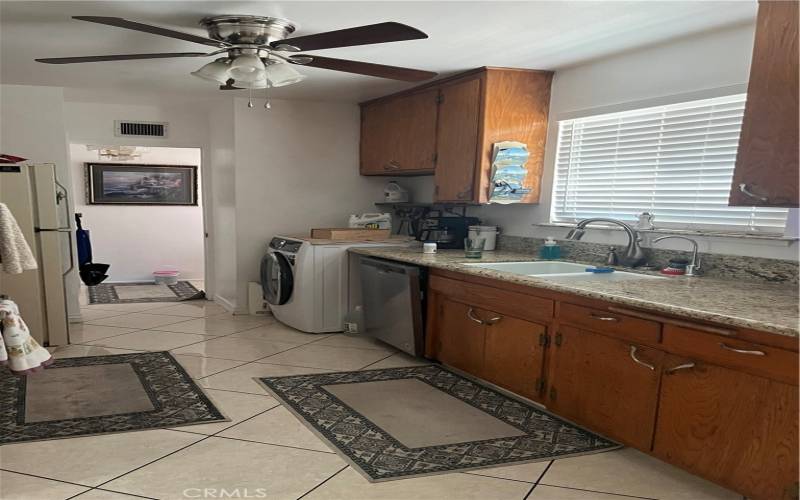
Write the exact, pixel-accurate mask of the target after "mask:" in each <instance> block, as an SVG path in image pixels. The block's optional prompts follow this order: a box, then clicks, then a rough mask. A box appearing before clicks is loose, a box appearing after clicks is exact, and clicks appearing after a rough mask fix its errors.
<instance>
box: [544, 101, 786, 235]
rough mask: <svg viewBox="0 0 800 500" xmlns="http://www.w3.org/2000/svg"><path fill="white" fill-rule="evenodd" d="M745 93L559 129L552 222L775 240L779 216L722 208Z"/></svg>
mask: <svg viewBox="0 0 800 500" xmlns="http://www.w3.org/2000/svg"><path fill="white" fill-rule="evenodd" d="M745 99H746V94H739V95H733V96H726V97H718V98H714V99H704V100H700V101H691V102H685V103H680V104H672V105H668V106H658V107H653V108H646V109H638V110H634V111H625V112H621V113H611V114H604V115H596V116H591V117H586V118H578V119H574V120H564V121H561V122H559V127H558V152H557V154H556V172H555V182H554V186H553V205H552V212H551V221H552V222H576V221H578V220H581V219H585V218H588V217H611V218H616V219H622V220H628V221H632V220H635V219H636V216H637V215H638V214H639V213H641V212H650V213H652V214H654V216H655V223H656V226H657V227H667V228H682V229H717V230H723V231H726V230H727V231H731V230H733V231H742V232H744V231H760V232H765V233H767V232H769V233H782V232H783V229H784V226H785V222H786V209H782V208H760V207H759V208H756V207H753V208H748V207H729V206H728V193H729V191H730V188H731V180H732V178H733V168H734V164H735V162H736V149H737V146H738V144H739V132H740V129H741V125H742V115H743V113H744V104H745Z"/></svg>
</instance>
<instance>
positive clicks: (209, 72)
mask: <svg viewBox="0 0 800 500" xmlns="http://www.w3.org/2000/svg"><path fill="white" fill-rule="evenodd" d="M230 69H231V68H230V61H229V60H228V58H227V57H220V58H219V59H217V60H216V61H213V62H210V63H208V64H206V65H205V66H203V67H202V68H200V69H198V70H197V71H192V75H194V76H196V77H198V78H202V79H203V80H209V81H212V82H217V83H222V84H225V82H226V81H228V78H230V75H229V74H228V73H229V71H230Z"/></svg>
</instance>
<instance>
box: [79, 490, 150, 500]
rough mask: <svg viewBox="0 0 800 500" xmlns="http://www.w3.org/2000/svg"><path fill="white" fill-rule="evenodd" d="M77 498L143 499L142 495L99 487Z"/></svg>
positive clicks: (80, 499) (81, 499) (89, 499)
mask: <svg viewBox="0 0 800 500" xmlns="http://www.w3.org/2000/svg"><path fill="white" fill-rule="evenodd" d="M75 498H77V499H79V500H137V499H139V500H141V498H142V497H139V496H132V495H126V494H124V493H117V492H116V491H108V490H100V489H97V490H89V491H87V492H86V493H83V494H81V495H78V496H77V497H75Z"/></svg>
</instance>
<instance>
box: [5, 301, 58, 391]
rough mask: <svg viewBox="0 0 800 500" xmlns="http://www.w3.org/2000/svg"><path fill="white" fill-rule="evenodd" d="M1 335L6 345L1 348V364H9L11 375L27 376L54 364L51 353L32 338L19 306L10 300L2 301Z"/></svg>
mask: <svg viewBox="0 0 800 500" xmlns="http://www.w3.org/2000/svg"><path fill="white" fill-rule="evenodd" d="M0 333H2V340H1V341H0V344H5V346H4V347H0V363H2V364H6V363H8V369H9V370H11V373H13V374H15V375H27V374H29V373H33V372H36V371H39V370H41V369H43V368H44V367H45V366H47V365H49V364H50V363H52V362H53V356H52V355H51V354H50V352H49V351H48V350H47V349H45V348H44V347H42V346H40V345H39V343H38V342H36V339H34V338H33V337H31V333H30V331H28V325H26V324H25V322H24V321H23V320H22V318H21V317H20V315H19V308H18V307H17V304H15V303H14V302H12V301H10V300H0Z"/></svg>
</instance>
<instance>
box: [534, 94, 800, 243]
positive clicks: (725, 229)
mask: <svg viewBox="0 0 800 500" xmlns="http://www.w3.org/2000/svg"><path fill="white" fill-rule="evenodd" d="M746 90H747V86H746V84H739V85H731V86H728V87H722V88H717V89H710V90H704V91H699V92H691V93H685V94H680V95H673V96H665V97H659V98H653V99H647V100H642V101H632V102H628V103H623V104H617V105H613V106H604V107H599V108H592V109H588V110H583V111H577V112H571V113H563V114H560V115H559V116H558V117H557V121H556V124H555V125H556V127H555V129H556V130H555V133H554V134H553V135H554V137H553V139H554V141H555V143H556V153H555V155H554V157H553V159H552V168H553V170H552V172H553V179H552V190H551V193H550V210H549V217H548V221H549V223H550V224H553V225H571V224H573V223H574V222H576V221H575V220H572V219H570V220H567V219H563V218H558V216H557V208H558V206H557V204H556V189H557V187H558V183H557V181H558V168H557V166H558V165H557V163H558V159H559V156H560V155H559V153H560V151H559V147H560V144H559V143H560V141H559V139H560V135H561V122H564V121H571V120H576V119H581V118H590V117H594V116H599V115H607V114H613V113H623V112H636V111H639V110H644V109H646V108H654V107H659V106H669V105H679V104H682V103H688V102H691V101H698V100H704V99H712V98H721V97H726V96H732V95H735V94H743V93H745V92H746ZM788 219H791V217H789V218H788ZM788 219H787V222H786V224H789V220H788ZM623 220H625V221H628V222H634V221H635V220H636V214H631V215H630V216H629V217H627V218H624V219H623ZM655 222H656V228H657V229H663V230H665V231H670V230H672V231H680V232H683V231H690V232H697V231H700V232H703V231H713V232H719V233H724V234H731V235H736V234H740V235H764V236H779V235H782V234H784V231H785V227H784V228H783V229H777V228H765V229H766V230H763V229H743V228H742V227H741V226H724V225H719V224H714V225H703V224H698V223H693V222H686V223H667V222H659V221H658V214H657V213H656V214H655Z"/></svg>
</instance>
